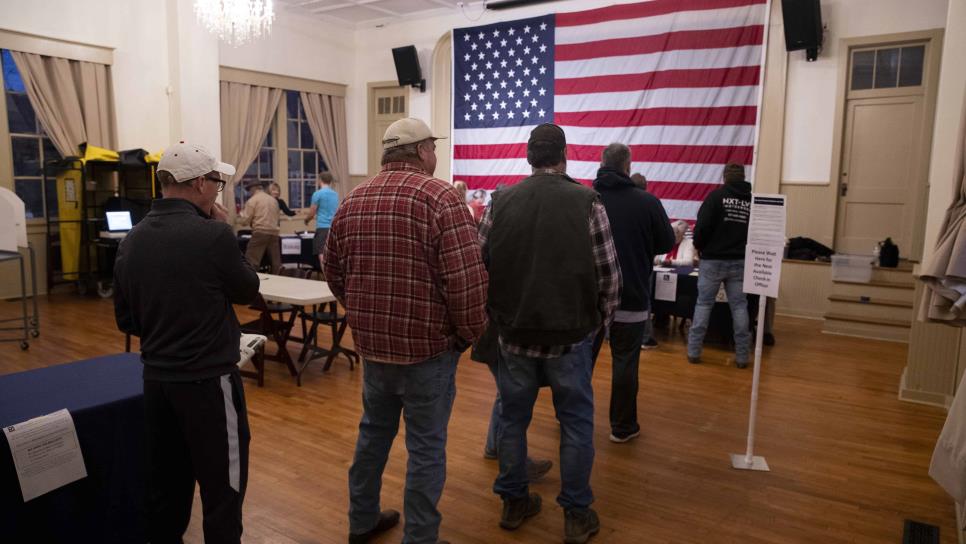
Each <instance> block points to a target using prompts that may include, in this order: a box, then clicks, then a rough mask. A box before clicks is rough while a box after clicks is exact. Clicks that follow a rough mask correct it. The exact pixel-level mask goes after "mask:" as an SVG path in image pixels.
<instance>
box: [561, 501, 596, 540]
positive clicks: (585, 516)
mask: <svg viewBox="0 0 966 544" xmlns="http://www.w3.org/2000/svg"><path fill="white" fill-rule="evenodd" d="M599 531H600V518H598V517H597V512H594V509H593V508H588V509H586V510H578V509H573V510H567V511H566V512H565V513H564V542H565V543H566V544H584V542H587V541H588V540H590V537H592V536H594V535H596V534H597V533H598V532H599Z"/></svg>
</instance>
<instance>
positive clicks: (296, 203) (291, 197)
mask: <svg viewBox="0 0 966 544" xmlns="http://www.w3.org/2000/svg"><path fill="white" fill-rule="evenodd" d="M288 207H289V208H301V207H302V182H301V181H299V180H295V179H292V178H289V180H288Z"/></svg>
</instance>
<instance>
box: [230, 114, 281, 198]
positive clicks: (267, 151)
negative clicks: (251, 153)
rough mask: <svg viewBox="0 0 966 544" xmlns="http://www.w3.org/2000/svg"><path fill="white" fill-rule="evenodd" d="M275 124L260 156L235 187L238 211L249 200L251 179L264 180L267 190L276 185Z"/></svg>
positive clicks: (259, 152)
mask: <svg viewBox="0 0 966 544" xmlns="http://www.w3.org/2000/svg"><path fill="white" fill-rule="evenodd" d="M274 166H275V123H272V126H271V128H269V129H268V134H266V135H265V141H263V142H262V147H261V149H259V151H258V155H257V156H256V157H255V160H254V161H253V162H252V164H251V165H250V166H249V167H248V170H246V171H245V175H244V176H242V179H241V180H240V181H239V182H238V183H237V184H236V185H235V202H236V203H237V205H238V209H241V208H242V207H244V206H245V201H246V200H248V191H246V190H245V182H246V181H248V180H250V179H259V180H262V181H263V182H264V183H265V185H266V188H267V185H268V184H270V183H275V168H274Z"/></svg>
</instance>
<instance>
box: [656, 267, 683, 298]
mask: <svg viewBox="0 0 966 544" xmlns="http://www.w3.org/2000/svg"><path fill="white" fill-rule="evenodd" d="M654 298H655V300H667V301H670V302H674V301H675V300H677V298H678V275H677V273H676V272H675V271H673V270H670V271H667V272H665V271H660V272H656V273H655V276H654Z"/></svg>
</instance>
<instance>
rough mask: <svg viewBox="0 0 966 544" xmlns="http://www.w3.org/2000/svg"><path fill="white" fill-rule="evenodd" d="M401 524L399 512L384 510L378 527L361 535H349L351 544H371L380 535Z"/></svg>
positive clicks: (380, 514)
mask: <svg viewBox="0 0 966 544" xmlns="http://www.w3.org/2000/svg"><path fill="white" fill-rule="evenodd" d="M397 523H399V512H397V511H395V510H383V511H382V512H380V513H379V521H377V522H376V526H375V527H373V528H372V529H369V530H368V531H366V532H364V533H360V534H352V533H349V544H364V543H365V542H369V541H370V540H371V539H373V538H374V537H375V536H376V535H378V534H379V533H384V532H386V531H388V530H389V529H392V528H393V527H395V526H396V524H397Z"/></svg>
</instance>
